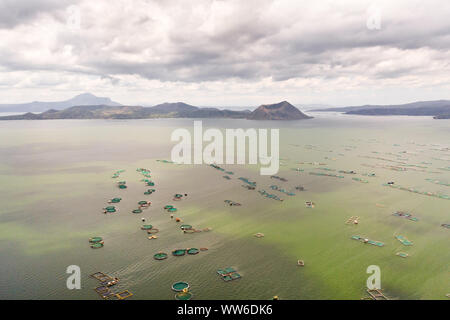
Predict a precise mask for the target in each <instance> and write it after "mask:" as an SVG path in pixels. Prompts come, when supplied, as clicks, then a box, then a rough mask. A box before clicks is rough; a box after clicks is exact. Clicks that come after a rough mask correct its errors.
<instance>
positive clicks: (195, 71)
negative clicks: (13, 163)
mask: <svg viewBox="0 0 450 320" xmlns="http://www.w3.org/2000/svg"><path fill="white" fill-rule="evenodd" d="M71 5H76V6H77V8H78V9H79V12H80V28H79V29H77V28H73V27H71V25H70V23H69V24H68V19H70V17H69V16H68V14H69V12H68V11H67V8H68V7H69V6H71ZM2 6H3V7H2ZM370 6H375V7H377V8H379V9H380V12H381V19H382V20H381V30H369V29H367V27H366V19H367V17H368V16H367V14H368V13H367V9H368V8H369V7H370ZM0 9H3V10H0V12H2V14H1V15H0V18H2V19H0V20H1V21H2V23H0V39H2V41H1V42H0V102H3V103H11V102H23V101H26V99H27V98H30V97H33V98H32V100H37V99H39V100H44V99H47V100H48V99H50V100H58V99H65V98H69V97H70V95H73V94H77V93H80V92H81V91H89V92H93V93H95V94H98V95H101V96H110V97H111V98H113V99H114V100H117V101H120V102H122V103H129V104H154V103H159V102H162V101H174V100H182V101H186V102H189V103H192V104H196V105H257V104H260V103H269V102H274V101H277V100H286V99H287V100H290V101H291V102H293V103H328V104H339V105H345V104H359V103H381V102H386V103H399V102H406V101H411V100H416V99H418V100H425V99H441V98H450V97H449V96H448V88H449V83H450V81H449V80H450V79H449V78H450V76H449V74H450V65H449V61H450V21H449V20H448V17H449V16H450V3H449V2H448V1H445V0H443V1H437V0H435V1H427V2H426V3H423V2H422V1H418V0H414V1H413V0H411V1H406V0H403V1H395V2H393V1H340V2H336V1H320V2H317V3H313V2H311V1H283V0H280V1H270V0H264V1H261V0H258V1H245V2H243V1H209V0H200V1H195V2H180V1H144V0H136V1H133V2H130V1H123V0H108V1H88V0H80V1H69V0H67V1H50V0H46V1H44V0H41V1H33V2H29V1H17V0H16V1H9V0H8V1H4V2H2V4H1V5H0ZM8 13H10V14H8ZM69 22H70V21H69ZM410 88H414V91H413V92H411V90H410ZM374 93H375V94H374ZM386 99H391V100H389V101H385V100H386Z"/></svg>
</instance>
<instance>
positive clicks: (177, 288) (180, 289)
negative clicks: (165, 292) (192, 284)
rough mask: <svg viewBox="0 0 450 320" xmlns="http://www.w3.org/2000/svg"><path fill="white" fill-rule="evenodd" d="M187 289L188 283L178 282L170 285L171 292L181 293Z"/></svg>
mask: <svg viewBox="0 0 450 320" xmlns="http://www.w3.org/2000/svg"><path fill="white" fill-rule="evenodd" d="M185 289H186V290H187V289H189V283H187V282H184V281H178V282H175V283H174V284H172V290H173V291H176V292H183V290H185Z"/></svg>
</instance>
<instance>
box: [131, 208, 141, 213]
mask: <svg viewBox="0 0 450 320" xmlns="http://www.w3.org/2000/svg"><path fill="white" fill-rule="evenodd" d="M131 212H133V213H142V210H141V209H134V210H133V211H131Z"/></svg>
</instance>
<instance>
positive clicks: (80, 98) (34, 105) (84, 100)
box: [0, 93, 121, 112]
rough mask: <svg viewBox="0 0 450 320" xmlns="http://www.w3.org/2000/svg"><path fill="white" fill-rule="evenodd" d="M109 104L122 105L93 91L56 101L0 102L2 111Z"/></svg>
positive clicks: (34, 110)
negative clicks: (94, 93)
mask: <svg viewBox="0 0 450 320" xmlns="http://www.w3.org/2000/svg"><path fill="white" fill-rule="evenodd" d="M86 105H91V106H92V105H107V106H120V105H121V104H120V103H118V102H114V101H112V100H111V99H110V98H104V97H97V96H95V95H93V94H91V93H82V94H79V95H77V96H75V97H73V98H71V99H69V100H64V101H55V102H41V101H34V102H30V103H18V104H0V112H43V111H45V110H49V109H54V110H63V109H66V108H70V107H73V106H86Z"/></svg>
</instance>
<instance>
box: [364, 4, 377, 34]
mask: <svg viewBox="0 0 450 320" xmlns="http://www.w3.org/2000/svg"><path fill="white" fill-rule="evenodd" d="M367 14H368V17H367V20H366V27H367V29H369V30H380V29H381V9H380V8H378V7H376V6H373V5H372V6H370V7H369V8H368V9H367Z"/></svg>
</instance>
